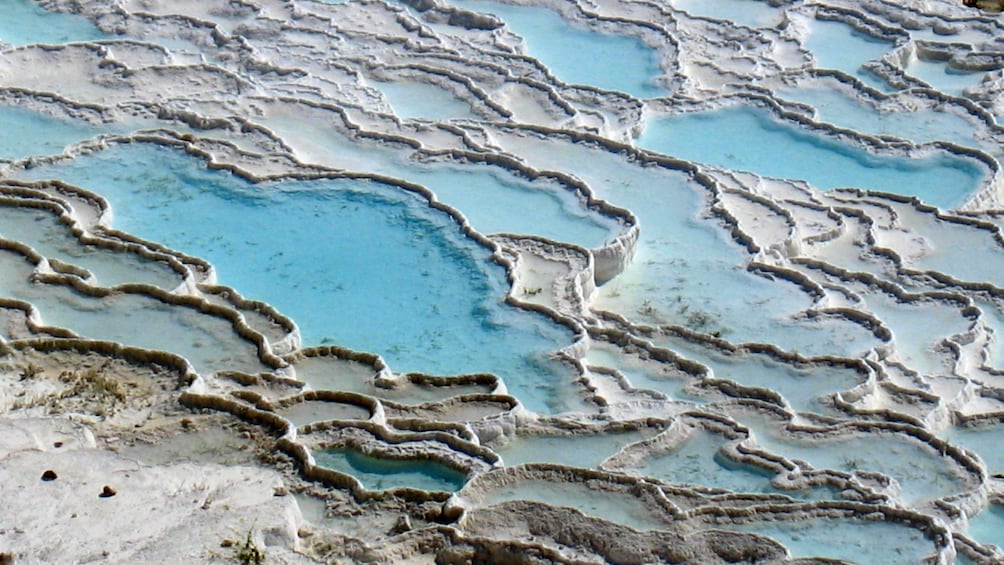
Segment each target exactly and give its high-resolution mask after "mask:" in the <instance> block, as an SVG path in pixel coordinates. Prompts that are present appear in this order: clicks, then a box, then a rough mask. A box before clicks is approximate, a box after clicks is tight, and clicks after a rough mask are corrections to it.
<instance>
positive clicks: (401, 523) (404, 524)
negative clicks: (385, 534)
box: [390, 515, 411, 536]
mask: <svg viewBox="0 0 1004 565" xmlns="http://www.w3.org/2000/svg"><path fill="white" fill-rule="evenodd" d="M410 531H411V519H410V518H408V516H407V515H403V516H399V517H398V519H397V522H394V527H392V528H391V529H390V535H392V536H393V535H397V534H403V533H405V532H410Z"/></svg>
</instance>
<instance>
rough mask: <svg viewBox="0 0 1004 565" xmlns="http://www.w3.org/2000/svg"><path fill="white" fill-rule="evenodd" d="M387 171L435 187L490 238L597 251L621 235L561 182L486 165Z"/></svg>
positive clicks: (611, 221) (439, 195)
mask: <svg viewBox="0 0 1004 565" xmlns="http://www.w3.org/2000/svg"><path fill="white" fill-rule="evenodd" d="M387 172H388V173H389V174H392V175H393V176H395V177H397V178H404V179H408V180H410V181H412V182H417V183H419V184H421V185H423V186H425V187H427V188H429V189H430V190H432V191H433V192H435V193H436V198H437V199H439V200H440V201H441V202H443V203H446V204H449V205H450V206H452V207H453V208H456V209H458V210H460V211H461V213H463V214H464V216H465V217H466V218H467V219H468V221H470V222H471V225H472V226H474V228H475V229H477V230H478V231H479V232H481V233H484V234H492V233H501V232H505V233H519V234H533V235H539V236H543V237H546V238H550V239H554V240H557V241H564V242H568V243H574V244H576V245H581V246H583V247H586V248H594V247H599V246H601V245H602V244H603V243H604V242H605V241H607V240H608V239H610V238H611V237H613V236H614V235H616V234H617V233H618V232H619V231H620V230H621V226H620V224H619V223H618V222H617V220H615V219H614V218H611V217H607V216H602V215H600V214H599V213H596V212H593V211H590V210H587V209H586V208H585V207H584V206H583V205H582V202H581V201H580V199H579V198H578V197H577V196H576V195H575V194H574V193H573V192H571V191H569V190H568V189H567V188H564V187H562V186H559V185H558V184H557V183H556V182H549V181H545V180H537V181H533V182H530V181H528V180H526V179H523V178H519V177H517V176H515V175H513V174H511V173H508V172H506V171H504V170H503V169H499V168H494V167H486V166H463V167H461V166H452V165H443V164H440V165H415V164H407V165H405V164H403V163H401V164H399V165H398V166H394V167H388V169H387Z"/></svg>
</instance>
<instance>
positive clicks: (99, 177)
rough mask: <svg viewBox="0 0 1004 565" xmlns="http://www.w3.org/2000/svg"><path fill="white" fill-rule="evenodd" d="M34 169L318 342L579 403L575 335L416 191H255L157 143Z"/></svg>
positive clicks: (553, 403)
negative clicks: (492, 378) (202, 262)
mask: <svg viewBox="0 0 1004 565" xmlns="http://www.w3.org/2000/svg"><path fill="white" fill-rule="evenodd" d="M138 163H157V165H158V168H157V171H156V172H155V173H153V174H151V171H150V170H149V169H147V168H146V167H143V166H139V167H138V166H137V164H138ZM28 174H29V175H30V176H32V177H36V178H38V177H47V176H54V177H57V178H61V179H63V180H65V181H67V182H71V183H74V184H77V185H79V186H83V187H87V188H90V189H93V190H95V191H97V192H100V193H101V194H103V195H104V196H105V197H106V198H108V200H109V201H110V202H111V204H112V209H113V211H114V213H115V217H116V218H118V220H117V223H116V227H118V228H119V229H123V230H126V231H129V232H130V233H135V234H137V235H139V236H141V237H144V238H147V239H151V240H153V241H158V242H161V243H164V244H166V245H168V246H170V247H172V248H176V249H179V250H182V251H184V252H186V253H189V254H192V255H195V256H198V257H202V258H205V259H207V260H209V261H210V262H211V263H213V265H214V266H215V267H216V268H217V271H218V275H219V280H220V282H221V283H222V284H227V285H231V286H234V287H235V288H239V289H240V291H241V292H242V293H243V294H244V295H245V296H247V297H250V298H255V299H260V300H264V301H266V302H269V303H270V304H272V305H274V306H276V307H277V308H278V309H279V311H281V312H283V313H285V314H287V315H289V316H291V317H292V318H293V319H294V320H296V322H297V324H298V325H299V327H300V329H301V331H302V333H303V336H304V340H305V343H307V344H320V343H337V344H339V345H343V346H347V347H350V348H353V349H357V350H360V351H372V352H375V353H379V354H380V355H381V356H383V357H384V358H385V359H386V360H387V361H388V363H389V364H390V365H391V367H392V368H394V369H395V370H400V371H424V372H431V373H441V374H452V373H460V372H492V373H495V374H498V375H500V376H502V377H503V378H504V379H505V380H506V383H507V385H508V386H509V388H510V390H511V391H512V392H513V393H514V394H516V395H517V396H519V397H520V398H521V399H522V400H523V402H525V403H526V404H527V405H528V407H530V408H531V409H534V410H548V411H555V410H562V409H564V408H565V407H566V406H567V404H566V401H565V400H563V399H565V398H568V399H572V398H574V397H576V393H575V392H574V390H576V389H575V386H574V385H573V384H572V383H571V380H570V378H569V371H570V369H566V368H565V367H563V366H561V365H559V364H558V363H556V362H554V361H551V360H550V359H549V358H548V354H549V353H550V352H552V351H554V350H556V349H559V348H561V347H564V346H565V345H568V344H569V343H570V341H571V333H570V331H568V330H566V329H565V328H563V327H561V326H558V325H556V324H554V323H553V322H551V321H550V320H548V319H546V318H544V317H543V316H540V315H538V314H535V313H531V312H527V311H523V310H520V309H517V308H514V307H511V306H508V305H506V304H504V303H502V298H503V297H504V296H505V293H506V291H507V282H506V279H505V272H504V270H503V269H502V267H500V266H498V265H496V264H494V263H492V262H490V261H489V259H488V256H489V252H488V250H487V249H485V248H483V247H481V246H480V245H477V244H476V243H474V242H473V241H472V240H469V239H468V238H466V237H464V236H463V235H462V234H461V233H460V231H459V228H458V227H457V225H456V224H455V223H454V222H453V221H452V219H450V218H449V217H448V216H446V215H445V214H442V213H440V212H437V211H434V210H431V209H429V208H428V207H427V206H426V205H425V203H424V201H421V200H420V199H419V198H418V197H417V196H414V195H412V194H410V193H407V192H404V191H402V190H399V189H396V188H393V187H390V186H387V185H382V184H378V183H372V182H364V181H316V182H299V183H279V184H266V185H262V186H255V185H253V184H251V183H248V182H246V181H243V180H241V179H239V178H237V177H234V176H232V175H231V174H229V173H226V172H217V171H210V170H208V169H207V168H206V167H205V165H204V164H203V163H201V162H200V161H198V160H197V159H195V158H192V157H188V156H185V155H184V154H182V153H180V152H175V151H172V150H169V149H164V148H160V147H157V146H152V145H149V146H148V145H125V146H118V147H113V148H111V149H109V150H108V151H104V152H102V153H99V154H94V155H91V156H87V157H81V158H78V159H75V160H74V161H73V162H69V163H67V164H66V165H61V166H57V167H49V168H45V169H33V170H30V171H28ZM292 218H296V221H290V219H292Z"/></svg>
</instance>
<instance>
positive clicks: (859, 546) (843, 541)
mask: <svg viewBox="0 0 1004 565" xmlns="http://www.w3.org/2000/svg"><path fill="white" fill-rule="evenodd" d="M721 529H729V530H739V531H744V532H753V533H757V534H761V535H765V536H767V537H770V538H773V539H774V540H777V541H779V542H781V543H782V544H784V546H785V547H787V548H788V551H789V552H790V553H791V555H792V557H794V558H796V559H797V558H808V557H825V558H829V559H840V560H843V561H847V562H849V563H856V564H859V565H868V564H872V563H876V564H877V563H882V564H883V565H916V564H917V563H922V562H923V558H925V557H927V556H930V555H933V554H934V544H933V543H932V542H931V541H930V540H928V539H927V538H925V537H924V534H923V533H921V532H920V531H919V530H916V529H914V528H910V527H907V526H903V525H899V524H894V523H889V522H868V521H862V520H851V519H836V518H834V519H827V518H813V519H810V520H800V521H797V522H788V521H784V522H782V521H775V522H762V523H758V524H746V525H742V526H731V525H729V526H722V527H721ZM878 540H881V541H878Z"/></svg>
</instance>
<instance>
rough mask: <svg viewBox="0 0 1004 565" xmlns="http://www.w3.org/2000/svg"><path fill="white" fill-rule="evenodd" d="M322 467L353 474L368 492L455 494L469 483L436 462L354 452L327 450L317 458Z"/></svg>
mask: <svg viewBox="0 0 1004 565" xmlns="http://www.w3.org/2000/svg"><path fill="white" fill-rule="evenodd" d="M314 458H315V461H316V462H317V464H318V465H320V466H322V467H327V468H328V469H333V470H335V471H340V472H342V473H345V474H348V475H352V476H353V477H355V478H356V479H359V482H361V483H362V484H363V486H364V487H365V488H367V489H368V490H388V489H394V488H404V487H408V488H417V489H423V490H432V491H446V492H454V491H458V490H460V488H461V487H463V486H464V483H465V482H467V477H466V476H465V475H464V473H461V472H460V471H457V470H454V469H452V468H450V467H447V466H446V465H443V464H442V463H439V462H437V461H429V460H421V461H420V460H414V459H404V460H398V459H384V458H378V457H372V456H370V455H366V454H364V453H360V452H359V451H355V450H353V449H327V450H323V451H319V452H317V453H316V454H315V455H314Z"/></svg>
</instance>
